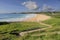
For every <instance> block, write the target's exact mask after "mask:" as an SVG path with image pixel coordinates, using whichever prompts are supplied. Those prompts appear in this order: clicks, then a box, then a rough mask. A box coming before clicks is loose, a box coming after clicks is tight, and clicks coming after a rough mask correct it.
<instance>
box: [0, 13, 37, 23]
mask: <svg viewBox="0 0 60 40" xmlns="http://www.w3.org/2000/svg"><path fill="white" fill-rule="evenodd" d="M35 15H36V14H13V13H5V14H0V22H2V21H7V22H10V21H23V20H24V19H26V18H30V17H33V16H35Z"/></svg>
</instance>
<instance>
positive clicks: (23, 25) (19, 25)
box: [0, 22, 46, 40]
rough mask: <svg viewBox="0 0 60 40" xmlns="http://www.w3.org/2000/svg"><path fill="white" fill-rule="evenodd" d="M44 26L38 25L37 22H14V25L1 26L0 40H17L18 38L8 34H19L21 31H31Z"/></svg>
mask: <svg viewBox="0 0 60 40" xmlns="http://www.w3.org/2000/svg"><path fill="white" fill-rule="evenodd" d="M44 27H46V26H43V25H40V24H39V23H37V22H14V23H9V24H5V25H4V24H3V25H0V35H1V37H0V40H2V39H6V40H9V39H10V40H13V39H14V40H15V39H18V37H16V35H11V34H9V33H11V32H13V31H14V30H16V31H15V33H16V32H17V33H20V32H21V31H24V30H31V29H34V28H44Z"/></svg>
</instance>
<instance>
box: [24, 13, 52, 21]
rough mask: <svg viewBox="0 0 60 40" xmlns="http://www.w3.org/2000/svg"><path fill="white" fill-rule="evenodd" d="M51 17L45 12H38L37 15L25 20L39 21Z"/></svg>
mask: <svg viewBox="0 0 60 40" xmlns="http://www.w3.org/2000/svg"><path fill="white" fill-rule="evenodd" d="M50 18H51V17H50V16H47V15H45V14H36V16H34V17H32V18H27V19H25V20H24V21H25V22H39V21H45V20H47V19H50Z"/></svg>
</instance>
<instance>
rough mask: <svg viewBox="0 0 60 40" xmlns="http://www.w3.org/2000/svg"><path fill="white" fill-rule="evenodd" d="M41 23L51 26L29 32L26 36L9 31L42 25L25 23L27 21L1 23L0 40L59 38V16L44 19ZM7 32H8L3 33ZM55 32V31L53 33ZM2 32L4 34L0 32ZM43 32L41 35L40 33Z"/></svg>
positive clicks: (46, 39) (45, 39) (47, 39)
mask: <svg viewBox="0 0 60 40" xmlns="http://www.w3.org/2000/svg"><path fill="white" fill-rule="evenodd" d="M43 23H46V24H49V25H52V26H53V27H52V28H50V29H46V30H43V31H37V32H34V33H30V34H28V35H27V36H23V37H20V36H19V37H17V36H16V35H11V34H9V32H11V31H13V30H19V32H20V31H22V30H26V29H30V28H36V27H40V28H41V27H44V26H42V25H40V24H39V23H35V22H33V23H31V22H29V23H27V22H21V23H10V24H7V25H1V26H0V40H2V39H6V40H9V39H10V40H60V34H57V32H60V18H57V17H55V18H52V19H49V20H46V21H44V22H43ZM4 32H8V33H4ZM53 32H56V33H53ZM1 33H4V34H1ZM40 34H43V35H40ZM32 35H37V36H32Z"/></svg>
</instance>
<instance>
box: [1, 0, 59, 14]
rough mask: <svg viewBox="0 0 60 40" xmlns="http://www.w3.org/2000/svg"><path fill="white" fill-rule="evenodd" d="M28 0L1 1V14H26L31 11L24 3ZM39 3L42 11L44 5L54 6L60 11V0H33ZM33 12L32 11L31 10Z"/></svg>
mask: <svg viewBox="0 0 60 40" xmlns="http://www.w3.org/2000/svg"><path fill="white" fill-rule="evenodd" d="M26 1H28V0H0V13H12V12H25V11H29V10H28V9H27V8H26V7H25V6H24V5H22V3H23V2H26ZM32 1H34V2H36V3H37V5H38V6H39V8H40V10H37V11H41V9H42V7H43V5H44V4H46V5H49V6H52V8H54V9H56V11H60V0H32ZM30 11H31V10H30Z"/></svg>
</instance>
